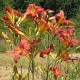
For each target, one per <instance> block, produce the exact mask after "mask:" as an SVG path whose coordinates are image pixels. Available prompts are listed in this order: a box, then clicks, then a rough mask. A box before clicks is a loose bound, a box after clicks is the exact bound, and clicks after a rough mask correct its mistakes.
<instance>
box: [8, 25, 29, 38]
mask: <svg viewBox="0 0 80 80" xmlns="http://www.w3.org/2000/svg"><path fill="white" fill-rule="evenodd" d="M8 28H9V29H11V30H12V31H14V32H15V33H17V34H18V35H20V36H22V37H25V38H27V37H26V36H25V34H24V33H23V32H21V31H20V30H21V29H20V28H18V27H13V26H11V25H8ZM27 39H28V38H27Z"/></svg>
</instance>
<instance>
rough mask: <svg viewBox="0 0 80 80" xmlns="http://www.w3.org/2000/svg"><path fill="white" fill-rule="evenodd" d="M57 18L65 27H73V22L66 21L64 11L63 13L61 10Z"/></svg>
mask: <svg viewBox="0 0 80 80" xmlns="http://www.w3.org/2000/svg"><path fill="white" fill-rule="evenodd" d="M55 17H56V18H57V19H59V20H58V23H59V24H64V25H71V24H73V22H72V21H70V20H66V17H65V15H64V11H63V10H60V12H59V13H57V14H56V15H55Z"/></svg>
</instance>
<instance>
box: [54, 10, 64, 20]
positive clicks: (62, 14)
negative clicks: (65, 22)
mask: <svg viewBox="0 0 80 80" xmlns="http://www.w3.org/2000/svg"><path fill="white" fill-rule="evenodd" d="M55 16H56V18H63V19H64V18H65V17H64V12H63V10H60V12H59V13H57V14H56V15H55Z"/></svg>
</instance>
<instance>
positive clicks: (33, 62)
mask: <svg viewBox="0 0 80 80" xmlns="http://www.w3.org/2000/svg"><path fill="white" fill-rule="evenodd" d="M32 80H34V54H32Z"/></svg>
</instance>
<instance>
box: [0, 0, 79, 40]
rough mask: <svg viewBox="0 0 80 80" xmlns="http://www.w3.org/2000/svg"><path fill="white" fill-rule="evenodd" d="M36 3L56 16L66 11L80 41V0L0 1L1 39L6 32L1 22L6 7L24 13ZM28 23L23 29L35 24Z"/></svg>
mask: <svg viewBox="0 0 80 80" xmlns="http://www.w3.org/2000/svg"><path fill="white" fill-rule="evenodd" d="M31 3H34V4H36V5H39V6H42V7H43V8H45V9H51V10H53V11H55V12H54V14H56V13H57V12H59V10H60V9H62V10H64V12H65V15H66V17H67V18H68V19H71V20H72V21H73V22H74V23H75V29H76V32H75V35H76V37H77V38H78V39H79V40H80V0H0V38H1V32H2V31H5V28H4V27H3V25H4V24H3V22H2V21H1V18H2V15H3V14H4V13H5V7H6V6H8V5H9V6H11V7H12V8H14V9H16V10H18V11H20V12H22V13H24V12H25V11H26V8H27V7H28V5H29V4H31ZM26 24H27V23H26V22H25V23H24V25H22V27H23V28H24V30H25V28H27V26H31V25H33V24H27V26H26Z"/></svg>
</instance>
